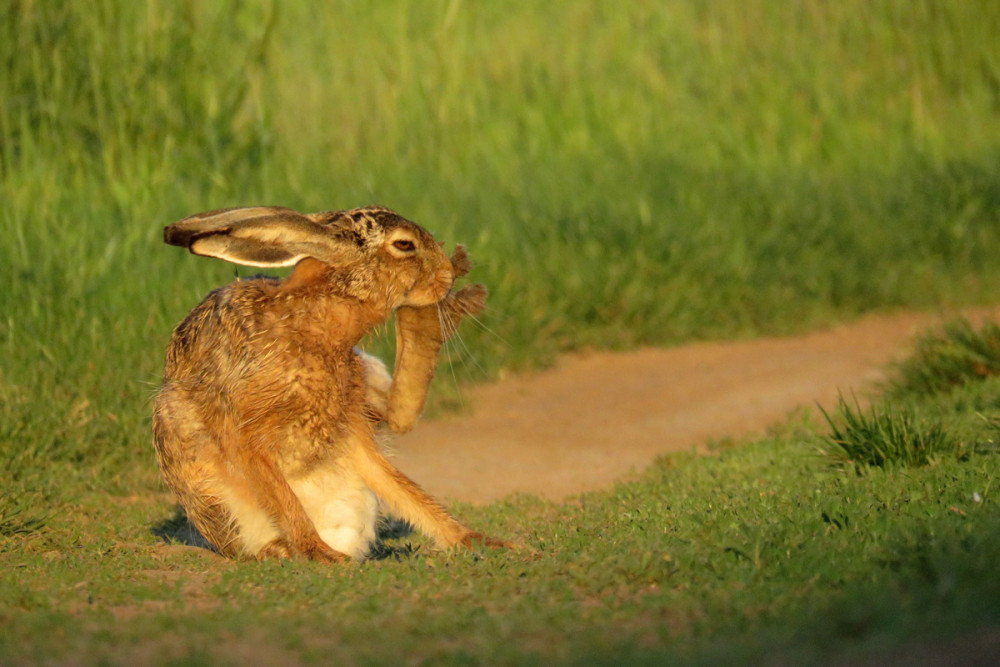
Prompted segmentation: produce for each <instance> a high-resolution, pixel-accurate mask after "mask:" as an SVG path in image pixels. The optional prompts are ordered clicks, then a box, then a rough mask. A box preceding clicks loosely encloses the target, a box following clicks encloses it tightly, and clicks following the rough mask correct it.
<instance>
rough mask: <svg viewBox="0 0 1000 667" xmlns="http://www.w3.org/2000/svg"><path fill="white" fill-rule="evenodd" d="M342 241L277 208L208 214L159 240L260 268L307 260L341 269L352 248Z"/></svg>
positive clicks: (325, 228)
mask: <svg viewBox="0 0 1000 667" xmlns="http://www.w3.org/2000/svg"><path fill="white" fill-rule="evenodd" d="M342 235H343V232H341V231H339V230H337V229H334V228H330V227H328V226H325V225H320V224H317V223H316V222H313V220H312V219H311V218H310V217H309V216H306V215H303V214H301V213H298V212H296V211H293V210H292V209H289V208H281V207H276V206H273V207H272V206H252V207H246V208H228V209H220V210H217V211H207V212H205V213H198V214H196V215H192V216H190V217H187V218H184V219H183V220H179V221H177V222H175V223H174V224H172V225H170V226H168V227H165V228H164V230H163V240H164V241H166V242H167V243H169V244H170V245H176V246H181V247H182V248H187V249H188V250H190V251H191V252H192V253H194V254H196V255H204V256H206V257H217V258H219V259H224V260H226V261H229V262H233V263H234V264H243V265H246V266H259V267H276V266H291V265H293V264H295V263H297V262H298V261H299V260H301V259H304V258H306V257H314V258H316V259H318V260H320V261H322V262H326V263H328V264H343V263H344V262H346V261H348V260H349V258H350V256H351V253H350V252H349V250H350V249H351V247H352V243H351V242H350V241H349V240H347V239H344V238H341V237H342Z"/></svg>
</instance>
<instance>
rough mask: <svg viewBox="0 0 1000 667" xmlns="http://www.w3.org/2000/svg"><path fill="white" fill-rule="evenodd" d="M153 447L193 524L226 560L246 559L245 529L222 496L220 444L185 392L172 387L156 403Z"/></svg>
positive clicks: (170, 485) (165, 388)
mask: <svg viewBox="0 0 1000 667" xmlns="http://www.w3.org/2000/svg"><path fill="white" fill-rule="evenodd" d="M153 445H154V447H155V448H156V455H157V460H158V461H159V464H160V470H161V471H162V473H163V479H164V481H165V482H166V483H167V486H168V487H169V488H170V490H171V491H173V493H174V496H175V497H176V498H177V500H178V502H179V503H180V504H181V507H183V508H184V512H185V513H186V514H187V518H188V521H189V522H190V523H191V524H193V525H194V527H195V528H196V529H197V530H198V532H199V533H200V534H201V537H202V538H203V539H204V540H205V541H207V542H208V543H209V544H210V545H211V546H212V547H213V548H214V549H215V550H216V551H218V552H219V553H221V554H222V555H224V556H229V557H239V556H244V555H246V554H245V549H244V548H243V545H242V544H241V541H240V531H239V525H238V523H237V521H236V517H235V516H234V515H233V513H232V512H230V511H229V507H228V503H226V501H225V499H224V496H225V495H227V494H224V493H222V491H223V489H224V486H225V485H224V483H223V480H222V478H223V472H222V471H223V470H224V466H221V465H220V464H219V461H218V453H219V448H218V443H217V442H215V440H214V439H213V438H212V437H211V434H210V433H209V432H208V430H207V429H206V428H205V426H204V424H203V423H202V421H201V419H200V417H199V413H198V411H197V409H196V406H195V405H194V403H193V402H192V401H190V400H189V399H188V398H187V396H186V395H185V393H184V392H183V391H180V390H177V389H175V388H173V387H172V386H171V385H169V384H168V385H166V386H164V388H163V389H162V390H161V391H160V393H159V395H158V396H157V398H156V405H155V409H154V412H153Z"/></svg>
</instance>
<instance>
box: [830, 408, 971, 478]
mask: <svg viewBox="0 0 1000 667" xmlns="http://www.w3.org/2000/svg"><path fill="white" fill-rule="evenodd" d="M820 410H821V411H822V412H823V416H824V417H825V418H826V421H827V423H828V424H829V425H830V429H831V433H830V434H829V435H828V436H826V438H825V440H826V442H827V443H828V447H827V448H825V449H824V453H825V454H827V455H828V456H830V457H831V458H832V459H833V460H834V461H836V462H837V463H840V464H843V465H846V466H853V467H854V468H855V469H856V470H858V471H859V472H860V471H862V470H864V469H865V468H873V467H877V468H889V467H893V466H903V467H920V466H926V465H933V464H936V463H938V462H939V461H941V460H943V459H958V460H962V459H965V458H967V457H968V451H967V449H966V447H965V444H964V443H963V442H962V441H961V440H959V439H958V438H956V437H955V436H954V435H953V434H952V433H951V432H950V431H949V430H947V429H946V428H945V427H944V426H943V425H942V424H940V423H938V422H933V421H926V420H923V419H917V418H916V417H915V416H914V415H913V413H912V412H910V411H908V410H907V409H906V408H899V407H895V406H894V405H893V404H891V403H884V404H881V405H879V406H877V407H876V406H873V407H870V408H869V409H868V410H867V412H866V411H865V410H863V409H862V408H861V407H860V406H859V405H858V403H857V401H856V400H855V401H854V405H853V406H852V405H851V404H850V403H848V402H847V401H846V400H845V399H844V397H843V396H841V397H840V398H839V400H838V403H837V418H836V419H835V418H834V417H831V416H830V414H829V413H827V411H826V410H825V409H823V408H822V407H820Z"/></svg>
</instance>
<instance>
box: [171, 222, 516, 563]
mask: <svg viewBox="0 0 1000 667" xmlns="http://www.w3.org/2000/svg"><path fill="white" fill-rule="evenodd" d="M241 211H246V214H245V215H243V214H241ZM215 221H218V224H216V222H215ZM314 227H315V228H316V229H313V228H314ZM165 238H166V239H167V240H168V241H171V242H177V243H179V244H183V245H185V246H187V247H189V248H190V249H191V250H192V252H196V253H199V252H205V253H206V254H210V255H212V256H217V257H221V258H224V259H229V260H230V261H237V262H240V263H247V264H252V265H265V266H268V265H280V263H282V262H284V263H287V262H289V261H296V262H297V263H296V265H295V269H294V271H293V272H292V274H291V275H290V276H289V277H288V278H287V279H286V280H284V281H279V280H276V279H272V278H258V279H252V280H243V281H237V282H235V283H232V284H231V285H228V286H226V287H223V288H220V289H217V290H215V291H213V292H212V293H210V294H209V295H208V296H207V297H206V298H205V300H204V301H202V302H201V303H200V304H199V305H198V306H196V307H195V308H194V310H192V311H191V313H190V314H189V315H188V316H187V317H186V318H185V319H184V320H183V321H182V322H181V323H180V324H179V325H178V326H177V328H176V329H175V331H174V334H173V337H172V339H171V342H170V346H169V348H168V350H167V359H166V367H165V371H164V381H163V387H162V388H161V390H160V393H159V395H158V396H157V399H156V404H155V410H154V417H153V436H154V437H153V441H154V445H155V447H156V451H157V455H158V459H159V463H160V467H161V469H162V471H163V475H164V479H165V480H166V482H167V485H168V486H169V487H170V488H171V489H172V490H173V491H174V492H175V494H176V496H177V498H178V500H179V501H180V503H181V504H182V505H183V506H184V508H185V509H186V511H187V513H188V517H189V519H190V520H191V522H192V523H193V524H194V525H195V526H196V527H197V528H198V530H199V531H200V532H201V533H202V535H203V536H204V537H205V538H206V539H207V540H208V541H209V542H210V543H211V544H213V545H214V546H215V547H216V549H218V550H219V552H220V553H223V554H225V555H228V556H233V557H256V558H267V557H292V556H301V557H306V558H309V559H313V560H321V561H326V562H333V561H339V560H344V559H346V558H347V556H346V555H345V554H344V553H341V552H339V551H337V550H335V549H334V548H332V547H331V546H330V545H329V544H327V543H326V542H325V541H324V539H323V538H321V537H320V535H319V534H318V532H317V527H316V525H314V521H313V518H311V517H310V514H309V513H308V512H307V510H306V507H305V506H304V505H303V503H307V504H308V503H315V497H313V498H311V499H309V500H307V499H305V498H303V497H300V496H299V495H297V493H296V491H295V490H294V489H293V486H295V485H298V486H299V488H302V485H303V484H305V485H309V484H312V483H313V480H318V481H316V482H315V483H316V484H321V483H322V484H327V485H328V484H329V480H330V479H333V480H337V479H341V478H342V479H344V480H345V484H347V483H353V482H351V480H360V483H363V485H364V487H367V489H369V490H370V491H371V492H372V493H374V494H375V496H377V497H378V498H379V499H380V500H381V501H382V502H383V503H384V504H385V505H387V506H388V507H389V508H390V509H391V510H392V511H393V512H394V513H396V514H397V515H398V516H400V517H401V518H404V519H406V520H408V521H409V522H410V523H412V524H413V525H414V526H416V527H417V528H418V529H420V530H421V531H423V532H425V533H426V534H427V535H429V536H430V537H432V538H433V539H434V540H435V541H436V543H437V544H438V545H440V546H442V547H450V546H453V545H456V544H464V545H466V546H468V545H470V544H471V543H472V542H475V541H482V540H484V539H485V538H482V536H481V535H479V534H478V533H473V532H472V531H470V530H468V529H467V528H465V527H464V526H462V525H461V524H460V523H458V522H457V521H456V520H455V519H453V518H452V517H451V516H450V515H449V514H448V513H447V512H446V511H445V510H444V509H443V508H442V507H441V506H440V505H439V504H438V503H437V502H435V501H434V500H433V499H432V498H431V497H430V496H428V495H427V494H426V493H424V492H423V491H422V490H421V489H420V487H419V486H417V485H416V484H415V483H414V482H413V481H411V480H410V479H409V478H407V477H406V476H405V475H403V474H402V473H400V472H399V471H398V470H396V469H395V468H394V467H393V466H392V464H391V463H390V462H389V461H388V460H387V459H386V458H385V456H384V455H383V454H382V453H381V452H380V451H379V449H378V446H377V444H376V441H375V438H374V435H373V423H372V420H371V419H370V417H371V415H372V414H376V415H380V416H381V415H385V414H388V416H389V422H390V424H391V425H393V427H394V428H396V429H397V430H405V429H406V428H409V427H410V426H412V424H413V421H414V420H415V419H416V417H417V416H418V415H419V412H420V410H421V409H422V407H423V402H424V399H425V397H426V389H427V383H428V382H429V381H430V377H431V376H432V375H433V370H434V366H435V365H436V360H437V353H438V349H439V347H440V345H441V342H442V341H443V340H445V339H446V338H447V336H448V335H450V333H452V329H450V328H449V327H448V326H445V327H443V328H442V325H441V320H440V319H439V312H438V311H439V305H441V307H442V308H443V309H444V310H446V311H449V312H448V317H450V318H452V320H454V322H455V323H457V319H458V318H459V317H461V315H463V314H467V313H476V312H478V311H479V310H480V309H481V308H482V303H483V300H484V298H485V289H483V288H482V287H481V286H468V287H466V288H464V289H462V290H459V291H457V292H451V291H450V289H451V287H452V284H453V282H454V280H455V278H456V277H457V276H459V275H464V273H465V272H466V271H467V270H468V260H467V258H466V257H465V255H464V251H462V250H457V251H456V253H455V254H454V255H453V257H452V258H451V259H449V258H448V257H447V256H446V255H445V254H444V253H443V251H441V249H440V247H439V246H438V245H437V244H436V243H435V242H434V240H433V238H431V237H430V235H429V234H427V232H425V231H424V230H423V229H421V228H420V227H418V226H417V225H415V224H413V223H411V222H409V221H407V220H405V219H403V218H401V217H399V216H398V215H396V214H395V213H392V212H391V211H388V210H387V209H382V208H377V207H373V208H369V209H355V210H353V211H343V212H336V213H323V214H312V215H308V216H303V215H301V214H297V213H295V212H294V211H289V210H288V209H276V208H275V209H269V208H253V209H230V210H224V211H215V212H209V213H206V214H200V215H199V216H192V217H191V218H187V219H185V220H183V221H180V222H179V223H175V224H174V225H171V226H170V227H168V228H167V231H166V232H165ZM286 238H287V239H291V240H290V241H288V242H287V243H286V240H285V239H286ZM410 246H413V247H412V248H411V247H410ZM303 254H305V256H303ZM314 255H315V256H314ZM317 256H318V257H317ZM275 258H278V259H275ZM321 258H322V259H321ZM442 304H443V305H442ZM397 308H399V309H401V310H400V317H399V328H400V331H401V333H400V334H399V337H400V341H401V348H400V350H399V351H398V352H397V363H398V369H397V373H396V377H395V378H394V379H393V384H392V387H391V389H390V391H389V397H388V405H386V406H372V405H370V402H371V401H370V400H368V401H367V402H366V396H369V395H370V392H366V388H367V387H366V376H365V365H364V363H363V362H362V360H361V358H359V356H358V354H357V353H356V351H355V350H354V347H355V345H356V344H357V343H358V342H359V341H360V340H361V338H362V337H363V336H364V335H365V334H366V333H367V332H368V331H370V330H371V329H372V328H373V327H375V326H376V325H378V324H380V323H381V322H384V321H385V320H386V318H387V317H389V316H390V315H391V313H392V312H393V311H394V310H396V309H397ZM321 488H327V487H326V486H322V487H321ZM328 490H329V491H330V493H332V494H334V495H335V494H336V493H338V492H339V489H337V488H329V489H328ZM350 490H351V489H348V491H350ZM345 492H346V491H345ZM361 497H362V498H363V497H364V495H363V493H362V496H361ZM338 507H339V506H338ZM344 507H346V508H347V510H349V511H348V512H347V516H348V517H353V516H354V515H353V514H351V512H353V511H354V508H353V506H352V505H350V503H348V504H346V505H344ZM359 507H360V506H359ZM362 510H363V508H361V509H358V513H357V514H358V516H361V515H363V511H362ZM269 535H270V536H272V538H271V539H269V540H268V541H267V542H266V543H261V544H258V543H257V542H260V541H262V540H264V539H265V538H266V537H267V536H269ZM255 540H256V541H255ZM486 541H487V543H488V544H490V545H499V544H500V543H499V542H497V541H495V540H486Z"/></svg>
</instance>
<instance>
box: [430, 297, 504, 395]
mask: <svg viewBox="0 0 1000 667" xmlns="http://www.w3.org/2000/svg"><path fill="white" fill-rule="evenodd" d="M437 313H438V322H439V324H440V327H441V332H442V333H443V334H444V344H443V345H442V348H441V351H442V353H443V354H441V357H440V362H439V364H444V365H447V368H448V373H449V375H450V377H451V383H452V385H453V387H454V390H455V394H456V396H457V400H458V403H459V406H460V407H464V405H465V401H464V398H463V396H462V389H461V385H462V382H461V380H460V379H459V373H458V372H457V370H456V369H457V368H458V367H460V368H461V369H462V371H463V372H462V375H463V377H462V379H463V380H467V381H468V380H484V379H486V378H488V377H489V371H488V370H487V369H486V367H485V366H484V365H483V364H482V363H480V360H479V357H478V355H477V353H476V351H475V350H473V348H472V347H470V345H469V343H468V342H467V341H466V339H465V337H463V335H462V333H461V330H460V327H459V324H460V322H461V321H462V320H465V321H467V322H469V324H471V325H472V326H474V327H475V328H476V329H478V330H480V331H482V332H483V333H485V334H487V335H488V336H490V337H492V338H494V339H496V340H497V341H499V342H500V343H501V344H502V346H503V347H504V348H508V347H510V343H509V342H508V341H507V340H505V339H504V337H503V336H501V335H500V334H499V333H498V332H497V331H495V330H494V329H492V328H490V327H489V326H487V325H486V323H485V322H484V321H483V320H482V318H481V317H480V316H478V315H476V314H475V313H472V312H469V311H468V310H465V309H460V308H455V309H452V308H447V307H443V306H442V305H440V304H439V305H438V307H437ZM467 326H468V325H467ZM439 367H440V366H439Z"/></svg>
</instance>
